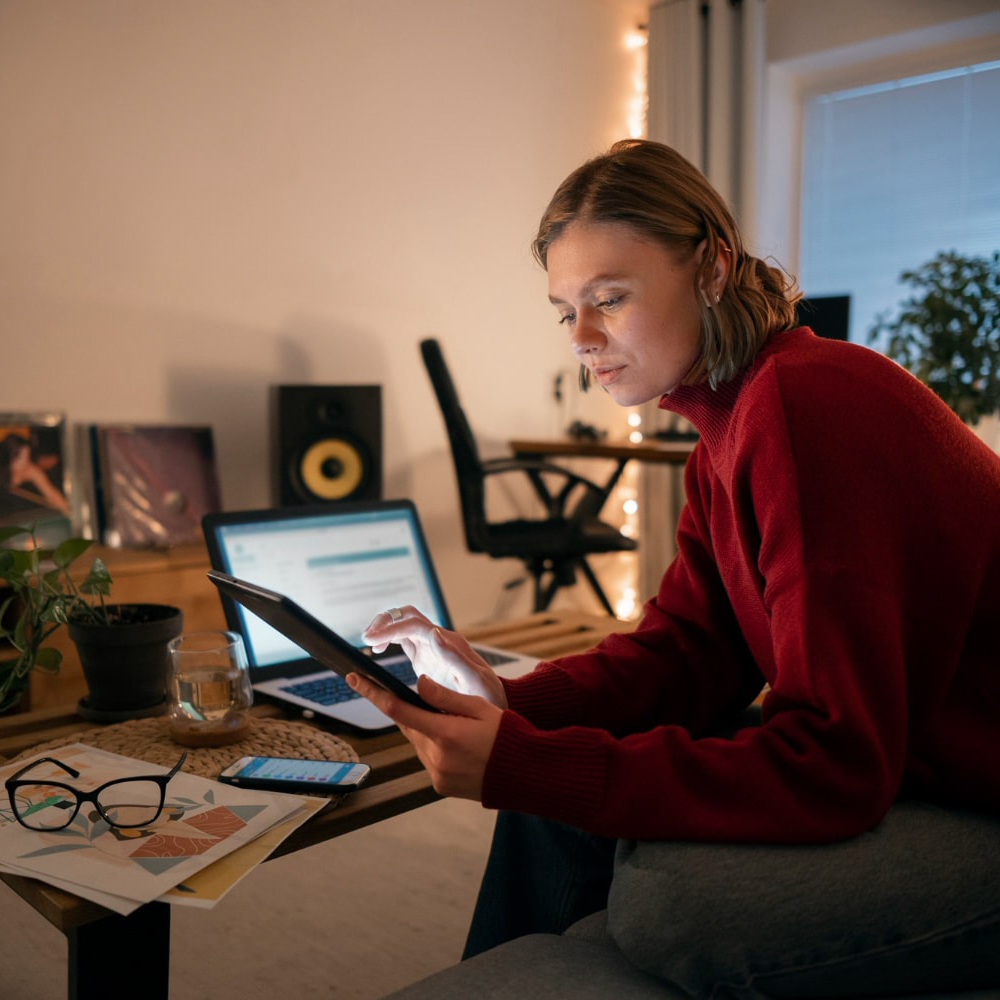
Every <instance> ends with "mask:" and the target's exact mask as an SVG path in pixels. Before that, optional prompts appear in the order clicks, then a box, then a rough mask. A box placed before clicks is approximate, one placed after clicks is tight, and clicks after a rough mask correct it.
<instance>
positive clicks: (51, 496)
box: [0, 412, 70, 548]
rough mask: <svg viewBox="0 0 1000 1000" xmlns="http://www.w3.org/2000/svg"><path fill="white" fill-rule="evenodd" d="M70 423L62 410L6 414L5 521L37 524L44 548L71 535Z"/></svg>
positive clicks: (1, 465)
mask: <svg viewBox="0 0 1000 1000" xmlns="http://www.w3.org/2000/svg"><path fill="white" fill-rule="evenodd" d="M64 425H65V421H64V418H63V415H62V414H61V413H53V412H44V413H0V525H4V526H11V527H13V526H15V525H16V526H19V527H29V526H34V528H35V535H36V541H37V542H38V544H39V545H40V546H42V547H43V548H48V547H51V546H53V545H56V544H58V543H59V542H61V541H62V540H63V539H64V538H68V537H69V534H70V505H69V489H68V479H67V476H66V461H65V455H64V451H63V444H64V441H63V430H64ZM15 544H16V540H15ZM24 544H25V545H28V544H29V536H27V535H25V536H24Z"/></svg>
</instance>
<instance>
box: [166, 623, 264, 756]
mask: <svg viewBox="0 0 1000 1000" xmlns="http://www.w3.org/2000/svg"><path fill="white" fill-rule="evenodd" d="M169 649H170V684H169V686H168V688H167V725H168V727H169V729H170V735H171V736H172V737H173V738H174V739H175V740H176V741H177V742H178V743H180V744H182V745H184V746H188V747H218V746H224V745H225V744H227V743H235V742H236V741H237V740H240V739H242V738H243V737H244V736H246V735H247V733H248V732H249V730H250V706H251V705H252V704H253V689H252V688H251V686H250V675H249V673H248V671H247V657H246V652H245V650H244V649H243V640H242V639H241V638H240V636H239V635H237V634H236V633H235V632H190V633H187V634H186V635H181V636H178V637H177V638H176V639H172V640H171V641H170V644H169Z"/></svg>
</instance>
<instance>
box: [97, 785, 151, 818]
mask: <svg viewBox="0 0 1000 1000" xmlns="http://www.w3.org/2000/svg"><path fill="white" fill-rule="evenodd" d="M162 798H163V792H162V791H161V789H160V786H159V785H158V784H157V783H156V782H155V781H147V780H146V779H145V778H135V779H130V780H128V781H116V782H115V783H114V784H113V785H108V786H107V787H105V788H102V789H101V790H100V792H99V793H98V796H97V802H98V805H100V807H101V812H103V813H104V815H105V816H106V817H107V819H108V821H109V822H110V823H113V824H114V825H115V826H145V825H146V824H147V823H152V822H153V820H155V819H156V817H157V815H158V814H159V812H160V805H161V803H162Z"/></svg>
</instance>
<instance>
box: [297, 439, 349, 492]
mask: <svg viewBox="0 0 1000 1000" xmlns="http://www.w3.org/2000/svg"><path fill="white" fill-rule="evenodd" d="M299 473H300V475H301V477H302V484H303V485H304V486H305V488H306V489H307V490H309V492H310V493H312V494H313V496H315V497H318V498H319V499H320V500H343V499H344V498H345V497H348V496H350V495H351V494H352V493H353V492H354V491H355V490H356V489H357V488H358V487H359V486H360V485H361V482H362V480H363V479H364V477H365V462H364V459H363V458H362V456H361V454H360V453H359V452H358V449H357V448H356V447H355V446H354V445H353V444H351V443H350V442H348V441H342V440H339V439H337V438H324V439H323V440H322V441H317V442H316V443H315V444H312V445H310V446H309V448H307V449H306V452H305V454H304V455H303V456H302V461H301V462H300V463H299Z"/></svg>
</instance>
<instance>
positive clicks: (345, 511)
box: [205, 501, 449, 667]
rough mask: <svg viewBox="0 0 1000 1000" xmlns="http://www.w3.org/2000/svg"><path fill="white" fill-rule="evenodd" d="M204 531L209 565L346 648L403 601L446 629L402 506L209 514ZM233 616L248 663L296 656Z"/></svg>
mask: <svg viewBox="0 0 1000 1000" xmlns="http://www.w3.org/2000/svg"><path fill="white" fill-rule="evenodd" d="M205 534H206V539H207V541H208V545H209V551H210V554H211V557H212V564H213V566H215V568H217V569H221V570H223V571H224V572H226V573H230V574H232V575H233V576H237V577H240V578H241V579H244V580H247V581H249V582H250V583H256V584H259V585H261V586H263V587H268V588H270V589H272V590H276V591H279V592H280V593H283V594H286V595H287V596H288V597H290V598H291V599H292V600H293V601H295V602H296V603H298V604H300V605H301V606H302V607H303V608H305V610H306V611H308V612H309V613H310V614H312V615H314V616H315V617H316V618H318V619H319V620H320V621H322V622H323V623H324V624H326V625H328V626H329V627H330V628H332V629H333V630H334V631H335V632H337V633H339V634H340V635H341V636H343V637H344V638H345V639H346V640H347V641H348V642H351V643H352V644H354V645H355V646H358V647H362V646H364V641H363V640H362V638H361V633H362V631H363V630H364V628H365V627H366V626H367V625H368V623H369V622H370V621H371V620H372V619H373V618H374V617H375V615H376V614H378V613H379V612H380V611H384V610H385V609H386V608H391V607H398V606H401V605H404V604H412V605H413V606H414V607H416V608H418V609H419V610H420V611H422V612H423V613H424V614H425V615H426V616H427V617H428V618H430V619H431V620H432V621H433V622H434V623H435V624H438V625H443V626H445V627H449V618H448V611H447V608H446V607H445V604H444V598H443V597H442V594H441V589H440V587H439V585H438V582H437V579H436V577H435V574H434V569H433V566H432V564H431V562H430V559H429V557H428V553H427V548H426V544H425V542H424V538H423V532H422V531H421V528H420V524H419V522H418V520H417V514H416V510H415V508H414V507H413V505H412V504H411V503H409V501H398V502H397V501H390V502H380V503H376V504H374V505H365V506H361V507H359V506H350V505H340V504H337V505H332V506H325V507H323V508H321V509H317V508H311V507H309V508H306V507H299V508H289V509H287V510H283V511H282V510H278V511H257V512H243V513H240V514H229V515H227V514H219V515H209V516H208V517H206V518H205ZM236 611H237V613H238V615H239V618H240V623H241V626H242V628H241V629H240V631H241V632H242V633H243V637H244V641H245V643H246V646H247V656H248V658H249V661H250V664H251V666H257V667H267V666H272V665H275V664H280V663H286V662H289V661H294V660H301V659H302V658H303V657H305V655H306V654H305V653H304V652H303V651H302V650H301V649H300V648H299V647H298V646H297V645H295V643H293V642H291V641H290V640H289V639H287V638H285V636H283V635H282V634H281V633H280V632H278V631H276V630H275V629H273V628H271V626H270V625H267V624H265V623H264V622H262V621H261V620H260V619H259V618H258V617H257V616H256V615H253V614H251V613H249V612H247V611H246V610H245V609H244V608H242V607H237V608H236Z"/></svg>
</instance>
